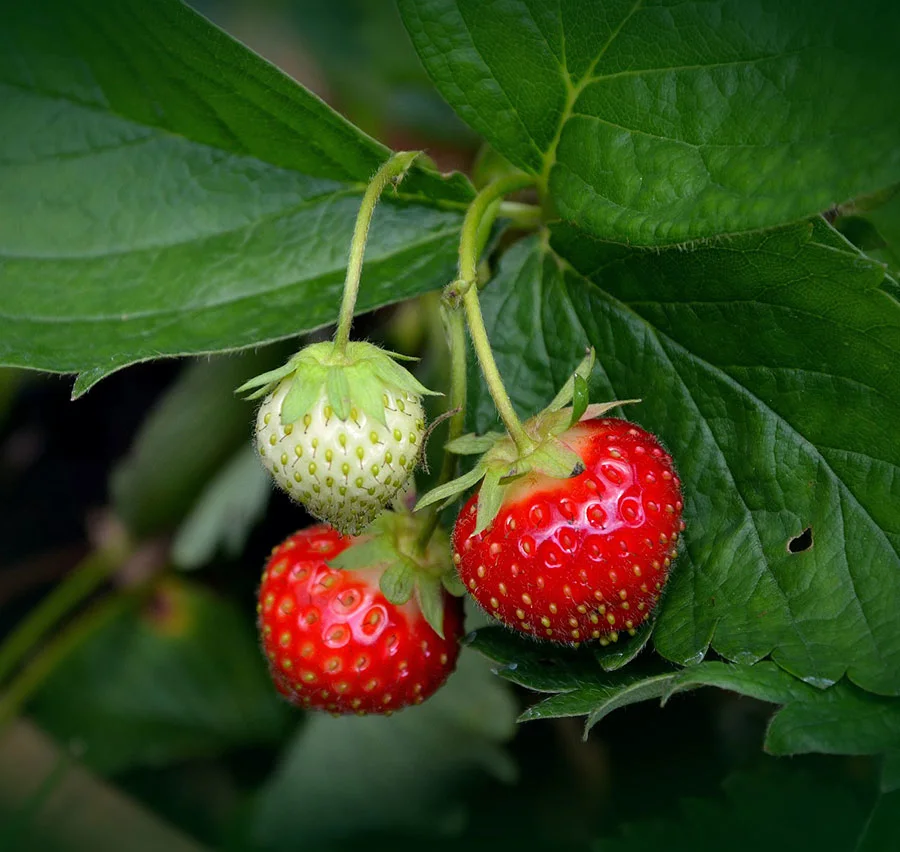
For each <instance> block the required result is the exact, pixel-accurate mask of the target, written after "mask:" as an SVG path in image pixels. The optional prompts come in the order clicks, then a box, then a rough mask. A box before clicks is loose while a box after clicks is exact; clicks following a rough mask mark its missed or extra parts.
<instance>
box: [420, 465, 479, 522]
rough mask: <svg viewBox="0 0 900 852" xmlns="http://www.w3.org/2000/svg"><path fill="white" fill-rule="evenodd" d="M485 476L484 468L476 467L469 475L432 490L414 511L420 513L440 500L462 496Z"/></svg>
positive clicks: (421, 499)
mask: <svg viewBox="0 0 900 852" xmlns="http://www.w3.org/2000/svg"><path fill="white" fill-rule="evenodd" d="M484 474H485V469H484V467H483V466H482V465H476V466H475V467H473V468H472V470H470V471H469V472H468V473H464V474H463V475H462V476H459V477H457V478H456V479H451V480H450V482H447V483H446V484H444V485H440V486H438V487H437V488H432V489H431V491H429V492H428V493H427V494H424V495H423V496H422V497H421V498H420V499H419V502H418V503H416V508H415V509H413V511H414V512H418V511H419V510H420V509H424V508H425V507H426V506H430V505H431V504H432V503H437V502H438V501H440V500H446V499H447V498H448V497H451V498H452V497H456V496H457V495H458V494H462V492H463V491H465V490H466V489H467V488H471V487H472V486H473V485H475V484H476V483H478V482H480V481H481V479H483V478H484Z"/></svg>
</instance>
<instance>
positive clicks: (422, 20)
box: [400, 0, 900, 245]
mask: <svg viewBox="0 0 900 852" xmlns="http://www.w3.org/2000/svg"><path fill="white" fill-rule="evenodd" d="M400 9H401V11H402V13H403V16H404V21H405V23H406V26H407V28H408V29H409V32H410V35H411V36H412V38H413V41H414V43H415V45H416V47H417V49H418V51H419V55H420V57H421V58H422V61H423V62H424V64H425V67H426V68H427V69H428V71H429V73H430V74H431V77H432V79H433V80H434V81H435V84H436V85H437V86H438V88H439V89H440V90H441V93H442V94H443V95H444V97H445V98H447V100H448V101H449V102H450V103H451V104H452V105H453V106H454V107H455V108H456V110H457V111H458V112H459V114H460V115H461V116H462V117H463V118H464V119H465V120H466V121H467V122H468V123H469V124H470V125H471V126H472V127H473V128H475V129H476V130H477V131H478V132H479V133H481V134H482V135H483V136H484V137H485V138H486V139H487V140H488V141H489V142H490V143H491V144H492V145H493V146H494V148H495V149H496V150H497V151H498V152H499V153H500V154H503V155H504V156H506V157H507V158H508V159H509V160H511V161H512V162H513V163H515V164H516V165H517V166H519V167H520V168H522V169H524V170H526V171H528V172H529V173H531V174H534V175H535V176H536V177H537V178H538V179H539V181H540V183H541V185H542V186H546V187H548V188H549V192H550V195H551V196H552V202H553V205H554V206H555V208H556V210H557V211H558V213H559V215H560V216H561V217H562V218H563V219H566V220H568V221H570V222H573V223H574V224H576V225H578V226H580V227H581V228H582V229H584V230H585V231H587V232H589V233H592V234H595V235H596V236H599V237H603V238H605V239H610V240H616V241H620V242H624V243H629V244H637V245H667V244H672V243H681V242H685V241H688V240H694V239H700V238H704V237H710V236H713V235H716V234H722V233H735V232H740V231H748V230H753V229H756V228H763V227H771V226H774V225H779V224H781V223H784V222H791V221H795V220H798V219H802V218H805V217H807V216H810V215H812V214H815V213H817V212H819V211H821V210H824V209H826V208H828V207H830V206H831V205H833V204H835V203H837V202H841V201H846V200H849V199H851V198H854V197H855V196H857V195H860V194H863V193H868V192H873V191H875V190H877V189H881V188H882V187H884V186H886V185H887V184H890V183H894V182H896V181H897V180H898V178H900V150H898V149H897V147H896V140H897V136H898V133H900V116H898V114H897V112H896V111H894V110H886V109H884V103H885V102H886V101H888V100H890V99H891V98H892V97H893V93H894V92H896V90H897V87H898V86H900V66H898V64H897V62H896V61H895V60H896V46H895V39H894V33H895V32H896V28H897V25H898V23H900V14H898V8H897V6H896V4H895V3H893V2H891V0H881V2H877V0H873V2H868V3H866V12H865V13H864V14H860V12H859V10H858V9H856V8H853V7H851V6H848V5H847V4H846V3H843V2H841V0H828V2H825V3H823V2H822V0H803V2H793V3H789V4H776V5H771V4H766V3H763V2H760V0H753V1H752V2H747V0H706V2H696V3H671V2H669V0H652V1H651V2H640V0H638V2H634V1H633V0H613V2H606V3H603V4H592V3H585V2H582V0H564V2H561V3H557V4H547V3H544V2H541V0H514V2H509V3H505V4H503V5H502V7H499V6H496V5H494V4H490V3H483V2H480V0H400ZM873 20H875V21H879V22H880V25H878V26H873V23H872V22H873Z"/></svg>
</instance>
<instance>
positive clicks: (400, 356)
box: [381, 349, 433, 393]
mask: <svg viewBox="0 0 900 852" xmlns="http://www.w3.org/2000/svg"><path fill="white" fill-rule="evenodd" d="M381 351H382V352H384V354H385V355H389V356H390V357H391V358H393V359H394V360H395V361H419V360H421V359H419V358H417V357H416V356H415V355H404V354H403V353H402V352H394V350H393V349H382V350H381ZM428 393H433V391H428Z"/></svg>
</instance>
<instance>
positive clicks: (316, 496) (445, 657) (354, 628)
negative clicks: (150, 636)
mask: <svg viewBox="0 0 900 852" xmlns="http://www.w3.org/2000/svg"><path fill="white" fill-rule="evenodd" d="M415 156H416V155H414V154H397V155H394V157H392V159H391V160H389V161H388V163H386V164H385V166H384V167H383V168H382V169H381V170H380V171H379V172H378V174H376V176H375V178H373V181H372V183H371V184H370V186H369V188H368V189H367V191H366V195H365V197H364V200H363V204H362V206H361V209H360V215H359V218H358V220H357V227H356V230H355V232H354V242H353V245H351V250H350V262H349V264H348V271H347V281H346V283H345V290H344V300H343V302H342V306H341V317H340V322H339V325H338V329H337V332H336V334H335V338H334V341H333V342H326V343H315V344H312V345H310V346H307V347H306V348H304V349H302V350H301V351H300V352H299V353H297V355H295V356H294V357H293V358H291V359H290V360H289V361H288V362H287V363H286V364H285V365H284V366H283V367H281V368H279V369H277V370H273V371H271V372H269V373H265V374H263V375H261V376H258V377H256V378H255V379H251V380H250V381H249V382H247V383H246V384H245V385H244V386H243V388H241V389H240V390H246V391H251V392H252V397H263V401H262V403H261V405H260V408H259V411H258V414H257V420H256V445H257V449H258V452H259V455H260V458H261V460H262V462H263V464H264V465H265V467H266V468H267V470H269V472H270V473H271V475H272V477H273V478H274V481H275V483H276V484H277V485H278V486H279V487H281V488H282V489H283V490H284V491H285V492H286V493H287V494H288V495H289V496H290V497H292V498H293V499H295V500H297V501H298V502H300V503H302V504H303V505H304V507H305V508H306V509H307V511H308V512H309V513H310V514H311V515H313V516H314V517H315V518H317V519H319V520H320V521H324V522H325V523H324V524H320V525H318V526H313V527H310V528H308V529H305V530H302V531H300V532H298V533H295V534H294V535H292V536H291V537H289V538H288V539H287V540H285V541H284V542H283V543H282V544H281V545H279V546H278V547H276V548H275V550H274V551H273V552H272V554H271V556H270V558H269V560H268V562H267V564H266V567H265V571H264V572H263V578H262V583H261V585H260V589H259V602H258V612H259V628H260V634H261V641H262V645H263V650H264V652H265V655H266V658H267V659H268V662H269V668H270V671H271V675H272V679H273V680H274V683H275V686H276V688H277V689H278V691H279V692H280V693H281V694H282V695H283V696H284V697H285V698H287V699H288V700H289V701H290V702H292V703H293V704H295V705H297V706H299V707H303V708H317V709H323V710H326V711H330V712H332V713H359V714H364V713H391V712H393V711H394V710H398V709H400V708H403V707H407V706H409V705H411V704H417V703H420V702H422V701H424V700H425V699H426V698H428V697H429V696H430V695H432V694H433V693H434V692H435V691H436V690H437V689H438V688H439V687H440V686H441V685H442V684H443V683H444V681H445V680H446V679H447V677H448V676H449V674H450V673H451V672H452V671H453V668H454V666H455V664H456V659H457V656H458V653H459V640H460V638H461V636H462V631H463V617H462V598H463V596H464V595H465V594H466V593H468V594H469V595H470V596H471V597H472V598H473V599H474V600H475V601H476V602H477V603H478V604H479V605H480V606H481V607H482V609H484V610H485V611H486V612H487V613H488V614H489V615H491V616H492V617H493V618H495V619H496V620H498V621H499V622H501V623H502V624H504V625H506V626H507V627H509V628H510V629H512V630H516V631H519V632H521V633H523V634H526V635H527V636H529V637H531V638H533V639H538V640H543V641H551V642H559V643H566V644H579V643H581V642H586V641H592V640H596V641H598V642H599V643H601V644H608V643H609V642H615V641H616V640H617V639H618V637H619V634H621V633H623V632H627V633H631V634H633V633H635V632H636V631H637V629H638V628H639V627H640V626H641V625H643V624H645V623H646V622H647V621H648V619H650V617H651V614H652V613H653V612H654V610H655V608H656V606H657V604H658V602H659V600H660V596H661V594H662V592H663V587H664V585H665V583H666V580H667V578H668V576H669V569H670V566H671V564H672V560H673V559H674V558H675V556H676V553H677V549H678V542H679V538H680V536H681V533H682V531H683V529H684V524H683V522H682V508H683V502H682V494H681V483H680V481H679V479H678V475H677V473H676V471H675V468H674V466H673V463H672V458H671V457H670V456H669V454H668V453H667V452H666V451H665V449H664V448H663V447H662V446H661V445H660V443H659V441H658V440H657V439H656V438H655V437H654V436H653V435H651V434H650V433H648V432H646V431H645V430H643V429H642V428H640V427H639V426H637V425H635V424H632V423H629V422H628V421H625V420H621V419H617V418H612V417H606V416H604V415H605V414H606V413H607V412H608V411H609V410H610V409H612V408H614V407H616V406H617V405H621V404H625V403H618V402H610V403H604V404H595V405H590V404H589V402H588V391H587V378H588V377H589V375H590V372H591V370H592V368H593V366H594V353H593V352H592V351H590V352H589V353H588V355H587V357H586V358H585V360H584V361H583V362H582V364H581V365H580V366H579V368H578V369H577V370H576V371H575V373H574V374H573V376H572V377H571V378H570V379H569V381H568V382H566V384H565V385H564V386H563V388H562V389H561V390H560V392H559V393H558V394H557V396H556V398H555V399H554V400H553V401H552V402H551V403H550V404H549V405H548V406H547V408H545V409H544V410H543V411H542V412H540V413H539V414H537V415H535V416H534V417H532V418H531V419H530V420H528V421H526V422H524V423H522V422H520V421H519V419H518V417H517V415H516V413H515V410H514V408H513V406H512V403H511V401H510V400H509V397H508V395H507V393H506V389H505V388H504V387H503V382H502V379H501V377H500V373H499V370H498V369H497V366H496V364H495V363H494V361H493V355H492V353H491V349H490V344H489V342H488V340H487V335H486V332H485V328H484V322H483V319H482V318H481V313H480V307H479V304H478V287H477V286H476V284H477V276H478V273H477V270H476V261H477V256H478V253H479V251H480V250H481V249H480V248H479V247H478V246H479V244H478V237H477V235H478V234H479V233H487V232H489V231H490V227H489V225H490V220H489V218H487V219H482V220H479V219H478V216H484V217H489V216H490V215H496V205H493V201H496V200H499V199H500V198H502V195H503V193H504V192H507V191H511V190H514V189H516V188H519V186H520V185H521V182H522V177H521V176H513V177H511V178H510V179H509V180H507V182H506V183H504V182H503V181H499V182H498V183H497V184H492V185H489V186H488V187H487V188H486V189H485V190H483V191H482V193H481V194H480V195H479V197H478V198H477V199H476V200H475V202H473V204H472V206H471V207H470V212H469V214H467V220H466V222H467V224H466V223H464V226H463V230H462V240H461V243H460V276H461V277H460V279H459V280H458V281H456V282H454V283H453V284H452V285H451V286H450V287H448V293H447V294H445V305H444V309H445V314H444V316H445V320H446V322H447V328H448V338H449V340H450V354H451V370H450V373H451V395H450V408H451V410H452V411H453V413H452V415H451V426H450V440H449V441H448V442H447V443H446V446H445V450H446V455H445V463H444V466H443V472H442V477H441V481H440V483H439V484H438V486H437V487H436V488H435V489H434V490H432V491H431V492H429V493H428V494H426V495H425V496H424V497H423V498H422V499H421V500H420V501H419V503H418V505H417V506H416V509H415V510H414V511H413V512H409V511H408V510H406V509H403V508H402V507H401V508H398V509H396V510H391V509H390V508H389V506H390V504H391V503H392V501H396V502H400V503H401V504H402V502H403V501H398V500H397V498H398V497H399V496H401V495H402V494H403V493H404V492H405V491H407V490H411V486H412V484H413V480H412V474H413V471H414V469H415V467H416V466H417V464H418V462H419V459H420V456H421V453H422V449H423V444H424V441H425V436H426V430H425V416H424V413H423V405H422V397H423V395H425V394H428V393H431V391H429V390H428V389H427V388H425V387H424V386H423V385H422V384H420V383H419V381H418V380H417V379H416V378H415V377H414V376H413V375H412V374H411V373H410V372H409V371H408V370H406V369H405V368H403V367H402V366H400V364H398V363H397V360H396V359H397V358H399V357H400V356H396V355H394V354H393V353H389V352H386V351H384V350H382V349H379V348H378V347H376V346H374V345H373V344H371V343H366V342H362V341H350V340H349V327H350V322H351V320H352V316H353V308H354V304H355V298H356V292H357V289H358V286H359V277H360V270H361V264H362V252H363V248H364V245H365V238H366V234H367V231H368V225H369V220H370V218H371V215H372V211H373V209H374V206H375V202H376V201H377V198H378V194H379V193H380V192H381V190H382V189H383V188H384V187H385V186H386V185H387V184H388V183H390V182H391V181H393V182H396V181H398V180H399V179H401V178H402V176H403V175H404V174H405V173H406V171H407V170H408V169H409V168H410V166H411V165H412V163H413V161H414V160H415ZM490 211H494V212H493V213H490ZM486 225H487V226H488V227H486ZM463 310H464V311H465V321H466V323H467V325H468V329H469V334H470V337H471V341H472V346H473V348H474V350H475V354H476V356H477V358H478V360H479V362H480V364H481V367H482V372H483V374H484V377H485V380H486V382H487V385H488V388H489V390H490V392H491V394H492V396H493V398H494V401H495V402H496V404H497V410H498V413H499V414H500V416H501V418H502V420H503V422H504V425H505V426H506V433H505V434H493V433H492V434H488V435H461V434H460V432H461V431H462V423H463V421H464V415H465V412H464V400H465V376H466V366H465V357H466V349H467V345H466V341H465V327H464V326H463V325H462V323H463V320H462V314H463ZM460 385H461V387H460ZM628 402H634V400H628ZM454 406H455V408H454ZM466 454H479V455H480V458H479V459H478V461H477V462H476V464H475V465H474V467H472V469H471V470H470V471H469V472H468V473H466V474H464V475H463V476H461V477H459V478H458V479H452V476H453V471H454V469H455V467H456V462H455V457H456V456H457V455H466ZM478 483H480V485H479V487H478V490H477V492H476V493H475V494H474V495H472V496H471V497H470V498H469V500H468V502H466V503H465V505H464V506H463V508H462V511H461V512H460V513H459V515H458V517H457V520H456V523H455V526H454V530H453V534H452V539H451V538H450V537H449V536H447V534H446V533H444V532H442V531H441V529H440V526H439V524H438V514H437V513H438V511H439V507H441V506H446V505H449V504H451V503H453V502H455V501H456V499H457V498H460V497H461V496H462V495H463V493H464V492H465V491H466V490H468V489H469V488H471V487H473V486H475V485H476V484H478Z"/></svg>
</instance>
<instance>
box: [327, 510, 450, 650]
mask: <svg viewBox="0 0 900 852" xmlns="http://www.w3.org/2000/svg"><path fill="white" fill-rule="evenodd" d="M421 528H422V521H421V520H420V519H419V518H416V517H414V516H413V515H410V514H406V513H400V512H384V513H383V514H382V515H381V516H379V518H378V519H377V520H376V521H375V522H374V523H373V524H372V525H371V526H370V527H369V528H368V530H367V531H366V534H365V535H364V536H361V537H360V538H358V539H357V541H356V542H355V543H354V544H352V545H351V546H350V547H348V548H347V549H346V550H345V551H343V552H342V553H341V554H339V555H338V556H337V557H335V558H334V559H332V560H331V561H330V562H329V563H328V565H329V567H331V568H337V569H351V570H353V569H364V568H378V567H383V568H384V572H383V573H382V575H381V579H380V581H379V585H380V588H381V592H382V594H383V595H384V596H385V597H386V598H387V599H388V600H389V601H390V602H391V603H392V604H396V605H397V606H402V605H403V604H405V603H407V602H408V601H409V600H410V599H411V598H413V597H415V599H416V603H417V604H418V605H419V609H421V611H422V615H423V616H424V617H425V620H426V621H427V622H428V624H429V625H430V626H431V628H432V629H433V630H434V632H435V633H437V634H438V636H440V637H441V638H442V639H443V638H444V591H445V590H446V591H447V592H449V593H450V594H451V595H454V596H455V597H462V595H463V594H464V593H465V589H464V588H463V585H462V581H461V580H460V579H459V576H458V575H457V573H456V571H455V569H454V567H453V561H452V559H451V555H450V539H449V537H448V536H447V534H446V533H445V532H444V531H443V530H441V529H438V530H435V532H434V534H433V535H432V536H431V538H430V540H429V542H428V546H427V547H426V548H425V550H424V552H421V551H420V549H419V548H418V547H417V544H418V537H419V534H420V532H421Z"/></svg>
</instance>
